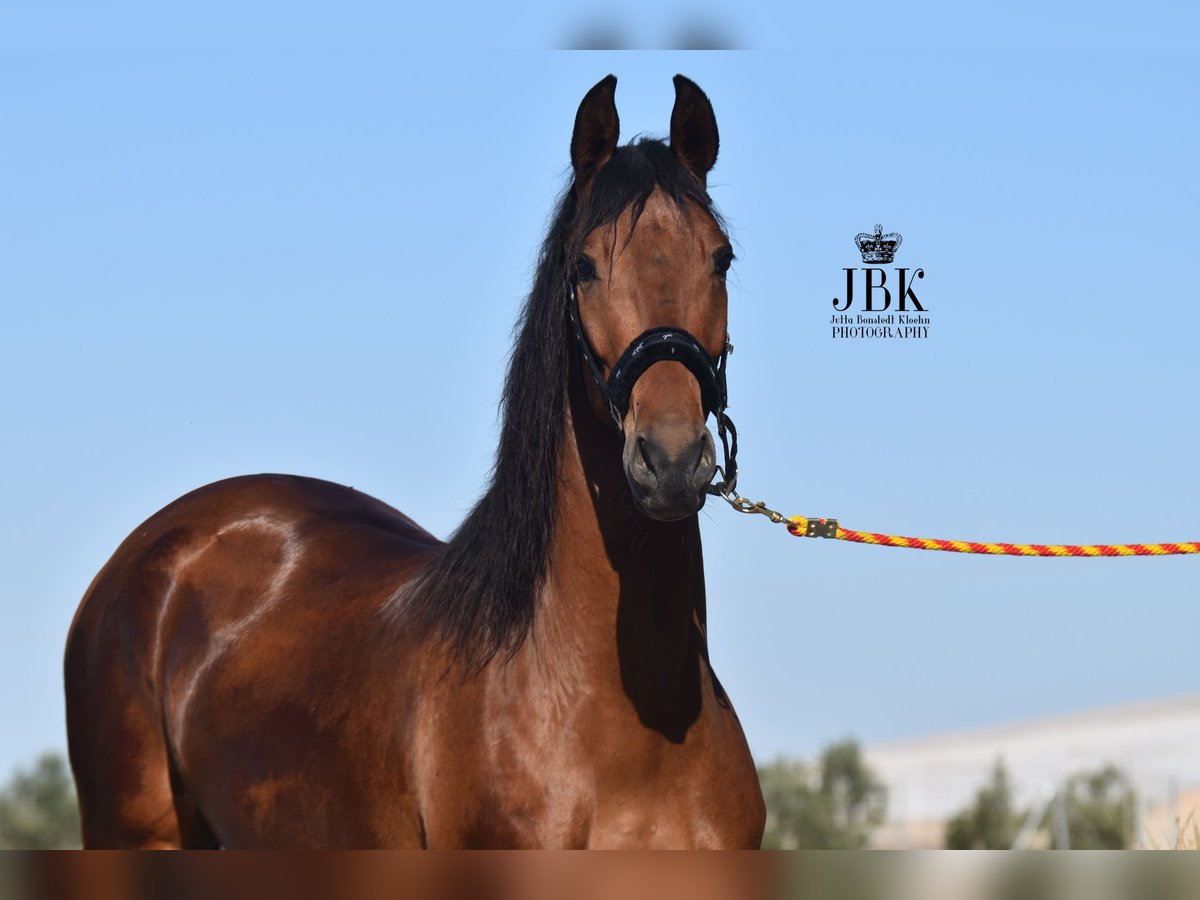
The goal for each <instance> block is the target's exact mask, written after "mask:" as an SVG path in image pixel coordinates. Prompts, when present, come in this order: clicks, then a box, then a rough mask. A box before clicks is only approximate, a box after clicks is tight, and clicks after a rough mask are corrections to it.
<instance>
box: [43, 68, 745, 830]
mask: <svg viewBox="0 0 1200 900" xmlns="http://www.w3.org/2000/svg"><path fill="white" fill-rule="evenodd" d="M615 89H616V78H615V77H613V76H611V75H610V76H608V77H607V78H605V79H603V80H602V81H600V82H599V83H598V84H596V85H595V86H594V87H593V88H592V89H591V90H590V91H589V92H588V93H587V95H586V96H585V97H584V99H583V101H582V103H581V104H580V106H579V110H578V112H577V114H576V118H575V127H574V131H573V133H572V137H571V150H570V155H571V166H572V170H573V177H572V178H571V181H570V184H569V185H568V187H567V189H566V190H565V192H564V194H563V196H562V198H561V199H560V201H559V203H558V207H557V210H556V212H555V214H554V216H553V220H552V225H551V226H550V229H549V232H548V234H547V236H546V238H545V241H544V244H543V246H542V249H541V253H540V257H539V261H538V266H537V270H536V275H535V278H534V284H533V288H532V291H531V293H530V295H529V297H528V299H527V301H526V305H525V307H524V310H523V313H522V318H521V321H520V325H519V332H518V336H517V339H516V345H515V347H514V349H513V351H512V357H511V363H510V368H509V371H508V374H507V378H506V381H505V387H504V393H503V399H502V425H501V432H500V439H499V448H498V451H497V456H496V462H495V467H494V469H493V473H492V478H491V481H490V484H489V486H488V487H487V489H486V490H485V492H484V494H483V496H482V498H481V499H480V500H479V501H478V504H477V505H476V506H475V507H474V509H473V510H472V511H471V512H470V513H469V514H468V516H467V517H466V519H465V521H464V522H463V523H462V524H461V525H460V527H459V528H458V529H457V530H456V531H455V532H454V534H453V535H452V536H451V537H450V539H449V540H448V541H447V542H445V543H443V542H441V541H438V540H437V539H436V538H434V537H433V536H432V535H430V534H429V533H428V532H426V531H425V530H424V529H422V528H421V527H420V526H418V525H417V524H416V523H415V522H413V521H412V520H411V519H409V518H408V517H407V516H405V515H403V514H402V513H400V512H398V511H396V510H395V509H392V508H391V507H390V506H388V505H386V504H384V503H382V502H380V501H379V500H376V499H373V498H371V497H369V496H366V495H364V494H362V493H359V492H357V491H355V490H353V489H352V488H348V487H342V486H339V485H336V484H331V483H329V482H325V481H319V480H315V479H310V478H301V477H294V476H284V475H256V476H247V477H241V478H233V479H229V480H226V481H220V482H217V483H215V484H210V485H208V486H206V487H202V488H200V489H198V490H196V491H193V492H192V493H190V494H187V495H185V496H184V497H182V498H180V499H178V500H176V501H175V502H173V503H171V504H170V505H168V506H167V507H165V508H164V509H162V510H161V511H159V512H158V513H156V514H155V515H153V516H152V517H151V518H150V519H148V520H147V521H146V522H145V523H143V524H142V525H141V526H140V527H139V528H137V529H136V530H135V531H134V532H133V534H131V535H130V536H129V537H128V538H127V539H126V540H125V541H124V543H122V544H121V546H120V547H119V548H118V549H117V551H116V553H115V554H114V555H113V557H112V558H111V559H110V560H109V561H108V563H107V564H106V565H105V566H104V568H103V569H102V570H101V571H100V573H99V574H98V575H97V576H96V578H95V579H94V581H93V582H92V584H91V586H90V587H89V588H88V590H87V593H86V594H85V596H84V598H83V600H82V602H81V604H80V607H79V610H78V612H77V613H76V615H75V620H74V622H73V624H72V626H71V632H70V636H69V637H68V640H67V648H66V664H65V675H66V700H67V726H68V736H69V745H70V757H71V765H72V767H73V770H74V773H75V778H76V782H77V786H78V792H79V804H80V810H81V814H82V822H83V838H84V843H85V846H87V847H89V848H101V847H123V848H134V847H141V848H178V847H184V848H202V847H218V846H220V847H227V848H253V847H270V848H316V847H327V848H371V847H394V848H419V847H430V848H437V847H507V848H533V847H648V848H653V847H685V848H686V847H742V848H755V847H758V845H759V843H760V840H761V837H762V831H763V824H764V806H763V800H762V795H761V792H760V790H759V787H758V779H757V774H756V771H755V765H754V761H753V759H752V757H751V755H750V752H749V748H748V746H747V743H746V739H745V737H744V735H743V732H742V728H741V725H740V724H739V722H738V718H737V716H736V715H735V713H734V710H733V708H732V706H731V705H730V703H729V700H728V698H727V697H726V695H725V692H724V691H723V690H722V688H721V685H720V683H719V681H718V680H717V677H716V675H715V674H714V672H713V670H712V667H711V666H710V664H709V658H708V649H707V647H708V645H707V634H706V624H705V590H704V568H703V561H702V557H701V546H700V529H699V523H698V518H697V512H698V510H699V509H700V507H701V506H702V505H703V503H704V499H705V496H706V491H707V490H708V489H709V487H710V482H711V481H712V479H713V478H714V475H715V474H716V471H717V469H718V466H717V461H716V448H715V443H714V440H713V438H712V435H711V434H710V432H709V430H708V428H707V425H706V422H707V416H708V415H709V414H710V413H712V414H714V415H715V416H717V418H718V424H719V425H720V426H721V431H720V432H719V433H720V434H721V436H722V438H723V439H724V436H725V434H724V424H725V421H726V420H725V418H724V404H725V396H724V393H725V384H724V364H725V358H726V353H727V351H728V343H727V341H728V337H727V333H726V316H727V294H726V288H725V278H726V271H727V269H728V268H729V265H730V262H731V261H732V259H733V253H732V251H731V249H730V244H729V239H728V237H727V235H726V233H725V230H724V228H723V225H722V220H721V218H720V216H719V214H718V213H717V212H716V209H715V208H714V206H713V204H712V201H711V199H710V197H709V195H708V191H707V187H706V178H707V175H708V173H709V171H710V170H711V169H712V167H713V164H714V163H715V162H716V158H717V149H718V133H717V125H716V119H715V118H714V115H713V110H712V106H711V104H710V102H709V100H708V97H707V96H706V95H705V94H704V92H703V91H701V90H700V88H699V87H697V86H696V85H695V84H694V83H692V82H691V81H689V80H688V79H686V78H684V77H683V76H676V78H675V105H674V109H673V111H672V114H671V128H670V139H669V142H667V141H663V140H653V139H645V138H644V139H641V140H638V141H635V142H634V143H630V144H626V145H622V146H618V133H619V122H618V117H617V109H616V104H615V100H614V96H615ZM735 452H736V451H735ZM728 467H729V459H728V449H727V452H726V468H728Z"/></svg>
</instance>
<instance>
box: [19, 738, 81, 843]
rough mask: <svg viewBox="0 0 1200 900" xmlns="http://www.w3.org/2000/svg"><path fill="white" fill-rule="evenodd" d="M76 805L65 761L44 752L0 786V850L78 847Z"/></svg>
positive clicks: (58, 756)
mask: <svg viewBox="0 0 1200 900" xmlns="http://www.w3.org/2000/svg"><path fill="white" fill-rule="evenodd" d="M79 845H80V840H79V808H78V807H77V806H76V803H75V785H74V783H73V782H72V780H71V773H70V770H69V769H68V768H67V763H66V761H65V760H64V759H63V758H62V757H61V756H60V755H59V754H57V753H45V754H43V755H42V756H41V757H40V758H39V759H38V761H37V762H36V763H35V764H34V766H33V768H32V769H31V770H28V771H27V770H24V769H18V770H17V771H16V772H15V773H14V774H13V776H12V778H11V779H10V780H9V782H8V784H6V785H5V786H4V787H3V788H2V789H0V850H39V849H42V850H69V849H74V848H78V847H79Z"/></svg>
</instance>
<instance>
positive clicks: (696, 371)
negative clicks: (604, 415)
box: [568, 282, 737, 495]
mask: <svg viewBox="0 0 1200 900" xmlns="http://www.w3.org/2000/svg"><path fill="white" fill-rule="evenodd" d="M568 315H569V316H570V319H571V330H572V331H573V332H574V335H575V345H576V347H577V348H578V349H579V356H580V358H581V360H582V361H583V365H584V368H586V369H587V370H588V373H589V374H590V375H591V376H592V381H594V382H595V383H596V388H597V389H598V390H599V391H600V396H601V397H603V398H604V402H605V403H606V404H607V405H608V409H609V412H610V413H611V414H612V417H613V421H614V422H615V423H616V425H617V428H618V430H620V431H624V430H625V426H624V422H625V414H626V413H628V412H629V398H630V396H631V395H632V394H633V386H634V385H635V384H636V383H637V380H638V379H639V378H641V377H642V375H643V374H645V372H646V370H647V369H649V368H650V367H651V366H652V365H654V364H655V363H656V362H663V361H666V360H670V361H673V362H678V363H682V364H683V365H684V366H685V367H687V369H688V371H689V372H691V373H692V375H693V376H695V378H696V381H697V382H698V383H699V385H700V400H701V403H702V404H703V406H704V412H705V414H708V413H712V414H713V418H714V419H716V422H717V436H718V437H719V438H720V439H721V448H722V450H723V452H724V458H725V464H724V466H717V472H718V473H719V475H720V478H721V480H720V481H718V482H716V483H715V484H710V485H709V486H708V492H709V493H711V494H721V495H725V494H728V493H731V492H732V491H733V489H734V486H735V485H736V484H737V429H736V428H734V427H733V421H732V420H731V419H730V418H729V416H728V415H727V414H726V413H725V405H726V402H727V400H728V396H727V390H726V385H725V366H726V363H727V362H728V359H729V354H730V353H732V352H733V344H731V343H730V342H729V338H728V336H726V338H725V346H724V348H723V349H722V350H721V353H720V355H718V356H715V357H714V356H712V355H710V354H709V352H708V351H707V350H705V349H704V345H703V344H701V343H700V342H699V341H698V340H696V338H695V337H694V336H693V335H692V334H690V333H689V332H688V331H686V330H685V329H683V328H673V327H671V326H666V327H660V328H651V329H648V330H647V331H643V332H642V333H641V334H639V335H638V336H637V337H636V338H634V339H633V342H632V343H631V344H630V345H629V346H628V347H626V348H625V352H623V353H622V354H621V356H620V358H619V359H618V360H617V361H616V363H615V364H614V365H613V367H612V371H611V372H610V373H609V376H608V378H607V380H606V379H605V377H604V373H603V372H602V371H601V370H600V364H599V363H598V362H597V360H596V354H595V353H594V352H593V351H592V345H591V342H590V341H589V340H588V339H587V335H586V334H584V332H583V322H582V319H581V318H580V315H579V298H578V296H577V295H576V292H575V283H574V282H572V283H571V296H570V303H569V304H568Z"/></svg>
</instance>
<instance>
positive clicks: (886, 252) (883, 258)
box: [854, 225, 904, 263]
mask: <svg viewBox="0 0 1200 900" xmlns="http://www.w3.org/2000/svg"><path fill="white" fill-rule="evenodd" d="M903 240H904V238H902V237H900V235H898V234H896V232H894V231H891V232H888V233H887V234H884V233H883V226H882V225H876V226H875V233H874V234H867V233H866V232H865V231H864V232H862V233H860V234H856V235H855V236H854V243H856V244H858V252H859V253H861V254H862V261H863V262H865V263H890V262H891V261H892V260H893V259H895V258H896V251H897V250H899V249H900V244H901V242H902V241H903Z"/></svg>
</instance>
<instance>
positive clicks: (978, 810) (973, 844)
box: [946, 761, 1024, 850]
mask: <svg viewBox="0 0 1200 900" xmlns="http://www.w3.org/2000/svg"><path fill="white" fill-rule="evenodd" d="M1023 819H1024V816H1022V815H1021V813H1019V812H1017V810H1016V809H1014V808H1013V798H1012V785H1011V784H1010V783H1009V779H1008V770H1007V769H1006V768H1005V767H1004V763H1003V762H1002V761H997V763H996V766H995V768H993V769H992V780H991V781H990V782H988V783H987V784H985V785H984V786H983V787H981V788H980V789H979V790H978V791H976V792H975V800H974V802H972V803H971V805H970V806H968V807H967V808H966V809H964V810H963V811H962V812H960V813H959V814H958V815H956V816H955V817H954V818H952V819H951V820H950V821H949V822H947V823H946V849H948V850H1007V849H1009V848H1010V847H1012V845H1013V841H1014V840H1016V837H1017V832H1019V831H1020V830H1021V822H1022V821H1023Z"/></svg>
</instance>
